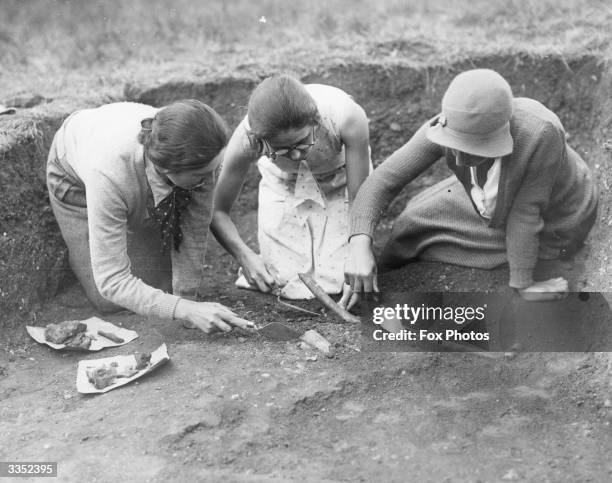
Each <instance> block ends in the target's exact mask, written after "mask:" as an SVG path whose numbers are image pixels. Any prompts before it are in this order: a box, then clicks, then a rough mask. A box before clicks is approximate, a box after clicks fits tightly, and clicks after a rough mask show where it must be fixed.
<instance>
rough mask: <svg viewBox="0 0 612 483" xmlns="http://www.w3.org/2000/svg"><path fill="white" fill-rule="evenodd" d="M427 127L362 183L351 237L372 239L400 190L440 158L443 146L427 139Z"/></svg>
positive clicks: (421, 128) (353, 213)
mask: <svg viewBox="0 0 612 483" xmlns="http://www.w3.org/2000/svg"><path fill="white" fill-rule="evenodd" d="M428 126H429V122H427V123H425V124H424V125H423V126H421V127H420V128H419V130H418V131H417V132H416V133H415V134H414V136H412V138H411V139H410V140H409V141H408V142H407V143H406V144H404V145H403V146H402V147H401V148H399V149H398V150H397V151H395V152H394V153H393V154H392V155H391V156H390V157H389V158H387V160H385V161H384V162H383V163H382V164H381V165H380V166H379V167H378V168H376V169H375V170H374V172H373V173H372V174H370V176H368V178H367V179H366V180H365V181H364V182H363V184H362V185H361V188H360V189H359V192H358V193H357V196H356V198H355V201H354V203H353V207H352V209H351V215H350V228H349V230H350V231H349V233H350V236H352V235H357V234H361V233H363V234H366V235H369V236H372V233H373V232H374V228H376V225H377V223H378V221H379V220H380V218H381V216H382V214H383V212H384V211H385V210H386V209H387V207H388V206H389V204H390V203H391V201H392V200H393V199H394V198H395V197H396V196H397V195H398V194H399V192H400V191H401V190H402V188H404V187H405V186H406V185H407V184H408V183H410V182H411V181H412V180H413V179H414V178H416V177H417V176H418V175H419V174H421V173H422V172H423V171H425V170H426V169H427V168H429V167H430V166H431V165H432V164H433V163H435V162H436V161H437V160H439V159H440V158H441V157H442V156H443V154H444V152H443V149H442V147H441V146H439V145H437V144H435V143H432V142H431V141H429V140H428V139H427V137H426V135H425V133H426V131H427V128H428Z"/></svg>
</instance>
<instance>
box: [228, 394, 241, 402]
mask: <svg viewBox="0 0 612 483" xmlns="http://www.w3.org/2000/svg"><path fill="white" fill-rule="evenodd" d="M239 397H240V394H232V395H231V396H230V399H231V400H232V401H235V400H236V399H238V398H239Z"/></svg>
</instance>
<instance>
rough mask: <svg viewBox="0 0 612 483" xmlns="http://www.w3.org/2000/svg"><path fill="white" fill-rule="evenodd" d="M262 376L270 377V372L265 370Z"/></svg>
mask: <svg viewBox="0 0 612 483" xmlns="http://www.w3.org/2000/svg"><path fill="white" fill-rule="evenodd" d="M261 377H263V378H264V379H267V378H268V377H270V374H268V373H267V372H264V373H263V374H262V375H261Z"/></svg>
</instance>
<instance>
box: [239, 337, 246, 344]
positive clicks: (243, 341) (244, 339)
mask: <svg viewBox="0 0 612 483" xmlns="http://www.w3.org/2000/svg"><path fill="white" fill-rule="evenodd" d="M238 342H240V343H241V344H244V343H245V342H246V337H238Z"/></svg>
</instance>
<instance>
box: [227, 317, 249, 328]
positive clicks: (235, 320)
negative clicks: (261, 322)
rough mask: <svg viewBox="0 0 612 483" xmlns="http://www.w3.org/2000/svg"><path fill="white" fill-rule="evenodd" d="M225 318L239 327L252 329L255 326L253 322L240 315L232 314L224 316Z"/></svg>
mask: <svg viewBox="0 0 612 483" xmlns="http://www.w3.org/2000/svg"><path fill="white" fill-rule="evenodd" d="M225 320H226V321H227V322H229V323H230V324H231V325H233V326H236V327H240V328H241V329H254V328H255V324H254V323H253V322H251V321H250V320H247V319H243V318H241V317H237V316H232V317H228V318H226V319H225Z"/></svg>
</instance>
